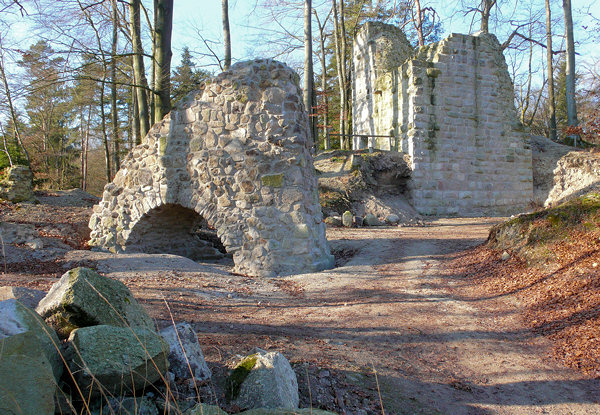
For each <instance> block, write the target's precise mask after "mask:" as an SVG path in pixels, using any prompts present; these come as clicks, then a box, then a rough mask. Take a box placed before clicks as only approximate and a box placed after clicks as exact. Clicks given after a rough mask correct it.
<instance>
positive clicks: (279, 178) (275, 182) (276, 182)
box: [260, 173, 283, 187]
mask: <svg viewBox="0 0 600 415" xmlns="http://www.w3.org/2000/svg"><path fill="white" fill-rule="evenodd" d="M260 179H261V181H262V184H263V186H269V187H282V186H283V173H279V174H266V175H264V176H262V177H261V178H260Z"/></svg>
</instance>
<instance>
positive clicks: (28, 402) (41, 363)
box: [0, 335, 56, 415]
mask: <svg viewBox="0 0 600 415" xmlns="http://www.w3.org/2000/svg"><path fill="white" fill-rule="evenodd" d="M30 341H31V342H32V343H34V344H35V345H36V347H37V348H38V353H36V354H33V355H30V354H28V355H23V354H19V351H20V350H25V351H26V352H27V353H29V352H31V351H32V347H31V345H30V344H27V343H29V342H30ZM19 342H20V343H21V345H20V346H19V347H16V344H15V343H14V342H13V343H12V344H11V345H10V347H8V348H6V347H4V346H5V345H4V344H2V345H1V346H2V356H0V413H1V414H7V415H21V414H23V415H25V414H32V415H33V414H35V415H53V414H54V393H55V392H56V380H55V378H54V375H53V373H52V367H51V365H50V363H49V362H48V359H46V356H45V355H44V353H43V352H42V350H41V348H40V346H39V343H38V342H36V341H35V340H34V339H33V337H32V336H30V335H29V336H22V337H20V338H19Z"/></svg>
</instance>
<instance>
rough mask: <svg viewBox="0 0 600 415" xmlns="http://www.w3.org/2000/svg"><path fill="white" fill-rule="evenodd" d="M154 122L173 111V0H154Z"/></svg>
mask: <svg viewBox="0 0 600 415" xmlns="http://www.w3.org/2000/svg"><path fill="white" fill-rule="evenodd" d="M154 16H155V22H154V62H155V63H154V68H155V74H156V75H155V76H156V79H155V81H154V82H155V83H154V122H155V123H157V122H159V121H161V120H162V119H163V118H164V116H165V115H167V114H168V113H169V111H171V56H172V55H173V53H172V52H171V32H172V29H173V0H154Z"/></svg>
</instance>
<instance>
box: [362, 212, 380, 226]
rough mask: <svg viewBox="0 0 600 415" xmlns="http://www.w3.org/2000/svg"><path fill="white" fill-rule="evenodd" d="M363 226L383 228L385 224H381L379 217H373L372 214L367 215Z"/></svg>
mask: <svg viewBox="0 0 600 415" xmlns="http://www.w3.org/2000/svg"><path fill="white" fill-rule="evenodd" d="M363 224H364V225H365V226H381V225H383V223H381V221H380V220H379V219H377V216H375V215H373V214H372V213H367V214H366V215H365V217H364V219H363Z"/></svg>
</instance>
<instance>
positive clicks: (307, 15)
mask: <svg viewBox="0 0 600 415" xmlns="http://www.w3.org/2000/svg"><path fill="white" fill-rule="evenodd" d="M314 92H315V86H314V71H313V50H312V1H311V0H304V108H305V109H306V112H307V114H308V122H309V126H310V134H311V136H312V140H313V145H316V147H317V149H318V147H319V146H318V142H317V132H316V129H315V124H316V123H315V121H316V118H315V114H314V107H315V97H314Z"/></svg>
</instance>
